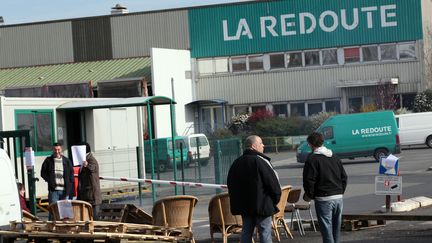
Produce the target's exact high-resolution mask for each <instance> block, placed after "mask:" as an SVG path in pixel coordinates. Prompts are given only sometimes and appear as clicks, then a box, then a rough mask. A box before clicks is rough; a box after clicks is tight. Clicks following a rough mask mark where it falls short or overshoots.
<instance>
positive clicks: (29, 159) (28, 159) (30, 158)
mask: <svg viewBox="0 0 432 243" xmlns="http://www.w3.org/2000/svg"><path fill="white" fill-rule="evenodd" d="M24 157H25V163H26V166H27V167H33V166H34V165H35V155H34V151H33V150H32V148H31V147H27V148H25V152H24Z"/></svg>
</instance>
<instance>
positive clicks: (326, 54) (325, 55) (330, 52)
mask: <svg viewBox="0 0 432 243" xmlns="http://www.w3.org/2000/svg"><path fill="white" fill-rule="evenodd" d="M321 53H322V63H323V65H335V64H338V59H337V49H327V50H322V51H321Z"/></svg>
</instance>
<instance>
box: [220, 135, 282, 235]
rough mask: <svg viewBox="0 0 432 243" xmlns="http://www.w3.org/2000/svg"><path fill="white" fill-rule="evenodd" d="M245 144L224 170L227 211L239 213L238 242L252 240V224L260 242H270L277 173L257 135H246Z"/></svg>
mask: <svg viewBox="0 0 432 243" xmlns="http://www.w3.org/2000/svg"><path fill="white" fill-rule="evenodd" d="M245 144H246V147H247V149H246V150H245V151H244V153H243V155H242V156H240V157H239V158H238V159H236V160H235V161H234V163H233V164H232V165H231V168H230V170H229V172H228V179H227V185H228V191H229V195H230V206H231V212H232V213H233V214H234V215H241V216H242V220H243V229H242V235H241V242H242V243H250V242H252V235H253V232H254V229H255V227H258V231H259V235H260V242H261V243H268V242H272V234H271V233H272V228H271V222H272V215H273V214H275V213H277V212H278V209H277V207H276V205H277V204H278V202H279V199H280V196H281V188H280V184H279V180H278V176H277V174H276V172H275V171H274V170H273V167H272V165H271V164H270V158H269V157H267V156H265V155H264V154H263V152H264V144H263V143H262V140H261V138H260V137H258V136H255V135H252V136H249V137H248V138H247V139H246V141H245Z"/></svg>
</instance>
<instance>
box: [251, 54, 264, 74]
mask: <svg viewBox="0 0 432 243" xmlns="http://www.w3.org/2000/svg"><path fill="white" fill-rule="evenodd" d="M263 59H264V56H263V55H257V56H249V71H255V70H263V69H264V65H263Z"/></svg>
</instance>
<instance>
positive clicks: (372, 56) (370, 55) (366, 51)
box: [362, 46, 378, 62]
mask: <svg viewBox="0 0 432 243" xmlns="http://www.w3.org/2000/svg"><path fill="white" fill-rule="evenodd" d="M362 54H363V61H364V62H374V61H378V46H363V47H362Z"/></svg>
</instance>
